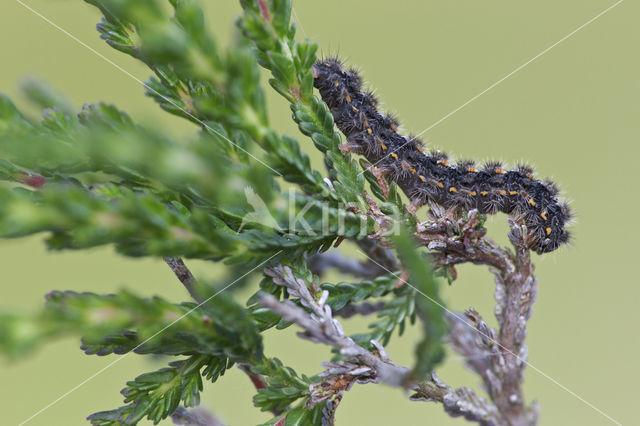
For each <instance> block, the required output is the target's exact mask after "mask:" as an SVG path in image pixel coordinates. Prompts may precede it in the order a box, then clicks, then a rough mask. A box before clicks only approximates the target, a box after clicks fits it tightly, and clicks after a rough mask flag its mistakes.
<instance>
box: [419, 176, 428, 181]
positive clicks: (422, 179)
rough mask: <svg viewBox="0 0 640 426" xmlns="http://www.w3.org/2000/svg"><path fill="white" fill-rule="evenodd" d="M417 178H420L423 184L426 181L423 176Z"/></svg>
mask: <svg viewBox="0 0 640 426" xmlns="http://www.w3.org/2000/svg"><path fill="white" fill-rule="evenodd" d="M418 177H419V178H420V180H421V181H423V182H424V181H426V179H425V178H424V176H422V175H420V176H418Z"/></svg>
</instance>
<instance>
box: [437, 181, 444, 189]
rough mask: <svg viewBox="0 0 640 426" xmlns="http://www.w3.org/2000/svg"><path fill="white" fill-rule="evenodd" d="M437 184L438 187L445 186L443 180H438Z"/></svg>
mask: <svg viewBox="0 0 640 426" xmlns="http://www.w3.org/2000/svg"><path fill="white" fill-rule="evenodd" d="M436 186H437V187H438V188H444V184H443V183H442V182H436Z"/></svg>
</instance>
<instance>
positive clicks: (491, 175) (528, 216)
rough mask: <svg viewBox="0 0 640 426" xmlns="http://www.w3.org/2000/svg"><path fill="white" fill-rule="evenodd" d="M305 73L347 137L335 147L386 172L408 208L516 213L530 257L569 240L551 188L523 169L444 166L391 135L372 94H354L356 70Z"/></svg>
mask: <svg viewBox="0 0 640 426" xmlns="http://www.w3.org/2000/svg"><path fill="white" fill-rule="evenodd" d="M313 72H314V86H315V87H316V88H317V89H318V90H319V91H320V95H321V96H322V99H323V100H324V101H325V102H326V103H327V105H328V106H329V108H330V109H331V114H332V115H333V117H334V119H335V122H336V125H337V126H338V128H339V129H340V130H341V131H342V133H344V134H345V135H346V137H347V141H348V142H347V144H346V145H342V146H341V149H342V150H343V151H349V152H354V153H357V154H361V155H364V156H365V157H366V158H367V160H368V161H369V162H371V164H373V165H374V166H375V167H376V169H377V170H378V171H379V172H380V173H381V174H383V175H387V174H388V175H390V176H391V179H392V180H393V181H394V182H396V183H397V184H398V186H400V188H401V189H402V190H403V191H404V192H405V194H407V196H408V197H409V198H410V200H411V205H412V208H414V209H415V208H418V207H419V206H421V205H423V204H425V203H426V202H427V201H433V202H435V203H437V204H440V205H442V206H444V207H448V208H449V207H459V208H461V209H464V210H469V209H478V211H479V212H481V213H487V214H493V213H497V212H503V213H507V214H515V215H521V216H522V217H523V219H524V223H525V224H526V225H527V228H528V230H529V233H530V235H529V238H528V240H529V241H530V248H531V249H532V250H535V251H536V252H538V253H546V252H550V251H553V250H555V249H557V248H558V247H560V246H561V245H563V244H564V243H566V242H567V241H568V240H569V233H568V231H567V230H566V229H565V226H566V224H567V222H568V221H569V220H570V217H571V212H570V210H569V207H568V206H567V204H566V203H561V202H559V201H558V197H557V195H558V189H557V187H556V185H555V184H553V183H552V182H549V181H545V182H542V181H539V180H536V179H535V178H534V176H533V170H532V169H531V168H529V167H527V166H520V167H518V168H516V169H514V170H505V169H504V168H503V167H502V165H500V163H488V164H485V165H484V166H483V167H482V168H479V167H476V165H475V163H474V162H472V161H463V162H459V163H457V164H455V165H452V164H449V163H448V162H447V156H446V154H443V153H440V152H430V153H428V152H425V151H424V149H423V148H422V142H421V141H420V140H418V139H417V138H415V137H411V136H409V137H405V136H402V135H400V134H399V133H398V121H397V120H396V119H395V118H393V117H392V116H391V115H389V114H385V115H383V114H380V113H379V112H378V110H377V104H378V101H377V99H376V98H375V96H374V95H373V94H372V93H371V92H363V91H362V78H361V77H360V75H359V74H358V72H357V71H355V70H346V69H344V67H343V65H342V63H341V61H339V60H337V59H329V60H322V61H318V62H317V63H316V64H315V65H314V67H313Z"/></svg>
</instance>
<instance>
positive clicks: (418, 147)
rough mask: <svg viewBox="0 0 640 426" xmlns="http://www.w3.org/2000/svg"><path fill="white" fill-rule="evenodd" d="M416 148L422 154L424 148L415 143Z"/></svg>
mask: <svg viewBox="0 0 640 426" xmlns="http://www.w3.org/2000/svg"><path fill="white" fill-rule="evenodd" d="M416 149H417V150H418V151H420V153H421V154H424V149H422V147H421V146H420V145H416Z"/></svg>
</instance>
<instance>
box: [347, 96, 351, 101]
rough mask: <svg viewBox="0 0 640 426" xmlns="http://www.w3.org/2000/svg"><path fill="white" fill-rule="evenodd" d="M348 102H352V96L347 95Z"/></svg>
mask: <svg viewBox="0 0 640 426" xmlns="http://www.w3.org/2000/svg"><path fill="white" fill-rule="evenodd" d="M347 102H349V103H351V96H349V95H347Z"/></svg>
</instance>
